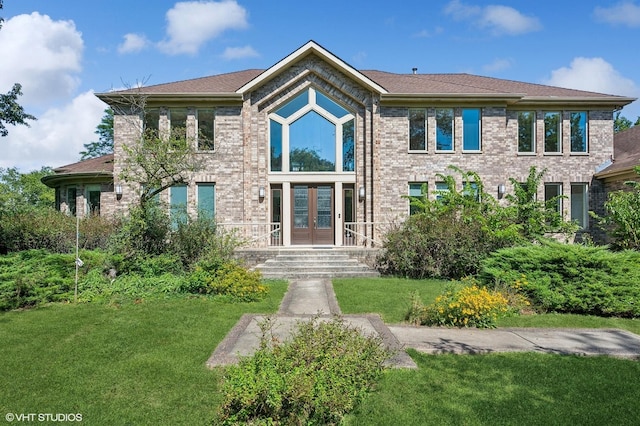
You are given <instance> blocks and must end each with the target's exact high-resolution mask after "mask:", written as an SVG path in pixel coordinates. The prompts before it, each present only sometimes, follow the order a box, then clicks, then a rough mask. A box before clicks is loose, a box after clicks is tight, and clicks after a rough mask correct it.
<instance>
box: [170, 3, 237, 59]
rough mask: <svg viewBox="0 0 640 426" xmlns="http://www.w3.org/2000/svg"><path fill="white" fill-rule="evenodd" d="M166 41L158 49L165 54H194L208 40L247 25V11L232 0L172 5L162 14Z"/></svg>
mask: <svg viewBox="0 0 640 426" xmlns="http://www.w3.org/2000/svg"><path fill="white" fill-rule="evenodd" d="M166 19H167V36H168V39H167V40H165V41H162V42H160V43H158V47H159V48H160V49H161V50H162V51H164V52H165V53H168V54H172V55H175V54H181V53H187V54H195V53H197V52H198V50H199V49H200V47H201V46H202V45H203V44H204V43H206V42H207V41H208V40H211V39H213V38H216V37H217V36H218V35H220V34H221V33H223V32H224V31H226V30H230V29H244V28H246V27H247V26H248V23H247V11H246V10H245V9H244V8H243V7H242V6H240V5H238V3H237V2H236V1H235V0H224V1H221V2H202V1H191V2H181V3H176V4H175V6H174V7H173V9H170V10H169V11H168V12H167V14H166Z"/></svg>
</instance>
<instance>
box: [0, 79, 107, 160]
mask: <svg viewBox="0 0 640 426" xmlns="http://www.w3.org/2000/svg"><path fill="white" fill-rule="evenodd" d="M105 108H106V104H104V103H103V102H102V101H101V100H99V99H98V98H97V97H96V96H95V95H94V94H93V91H89V92H85V93H82V94H80V95H78V96H77V97H75V98H74V99H73V100H72V101H71V102H70V103H69V104H67V105H66V106H64V107H63V108H53V109H50V110H48V111H46V112H45V113H44V114H42V116H40V117H38V120H37V121H30V122H29V124H30V126H31V127H26V126H7V128H8V130H9V135H8V136H6V137H4V138H0V147H1V149H2V156H0V167H3V168H7V167H17V168H18V169H20V171H22V172H28V171H30V170H36V169H40V168H41V167H42V166H51V167H59V166H63V165H65V164H69V163H75V162H76V161H79V159H80V154H79V153H80V151H82V150H83V149H84V144H86V143H89V142H93V141H96V140H97V139H98V136H97V135H96V134H95V133H94V132H95V130H96V127H97V126H98V124H100V120H102V116H103V115H104V110H105Z"/></svg>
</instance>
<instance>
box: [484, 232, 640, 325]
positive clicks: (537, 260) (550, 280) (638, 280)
mask: <svg viewBox="0 0 640 426" xmlns="http://www.w3.org/2000/svg"><path fill="white" fill-rule="evenodd" d="M523 277H524V278H525V279H523ZM480 278H481V279H482V281H484V282H485V283H486V284H487V285H491V284H495V285H504V284H505V283H513V282H515V281H516V280H520V282H521V288H522V291H523V292H524V293H525V294H526V296H527V297H528V298H529V300H530V301H531V302H532V304H533V307H534V308H537V309H540V310H543V311H555V312H566V313H577V314H590V315H600V316H612V315H615V316H623V317H638V316H640V253H638V252H635V251H623V252H611V251H609V250H607V248H605V247H587V246H582V245H571V244H560V243H557V242H542V243H541V244H538V245H528V246H523V247H513V248H506V249H502V250H499V251H497V252H496V253H493V254H492V255H491V256H490V257H489V258H487V259H486V260H485V261H484V262H483V266H482V271H481V274H480Z"/></svg>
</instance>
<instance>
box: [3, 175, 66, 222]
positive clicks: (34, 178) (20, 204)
mask: <svg viewBox="0 0 640 426" xmlns="http://www.w3.org/2000/svg"><path fill="white" fill-rule="evenodd" d="M52 173H53V171H52V170H51V168H50V167H42V168H41V169H40V170H36V171H32V172H29V173H20V172H19V171H18V169H17V168H15V167H11V168H7V169H3V168H0V206H1V207H0V211H5V212H7V211H16V210H24V209H29V208H47V207H53V205H54V202H55V192H54V190H53V189H52V188H49V187H47V186H46V185H45V184H43V183H42V182H41V181H40V179H42V178H43V177H44V176H48V175H50V174H52Z"/></svg>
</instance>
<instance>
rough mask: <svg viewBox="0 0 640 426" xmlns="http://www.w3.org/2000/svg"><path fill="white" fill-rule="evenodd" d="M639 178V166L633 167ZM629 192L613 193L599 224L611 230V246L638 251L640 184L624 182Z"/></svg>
mask: <svg viewBox="0 0 640 426" xmlns="http://www.w3.org/2000/svg"><path fill="white" fill-rule="evenodd" d="M634 170H635V172H636V173H637V174H638V175H639V176H640V166H636V167H635V169H634ZM625 184H626V185H627V186H629V187H630V189H631V190H630V191H615V192H612V193H611V194H609V199H608V200H607V201H606V202H605V203H604V208H605V212H606V216H605V217H604V218H599V219H600V222H601V224H603V225H605V226H606V227H609V228H610V229H611V231H610V232H611V235H612V236H613V238H614V242H613V245H614V247H616V248H619V249H634V250H640V182H636V181H629V182H625Z"/></svg>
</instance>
